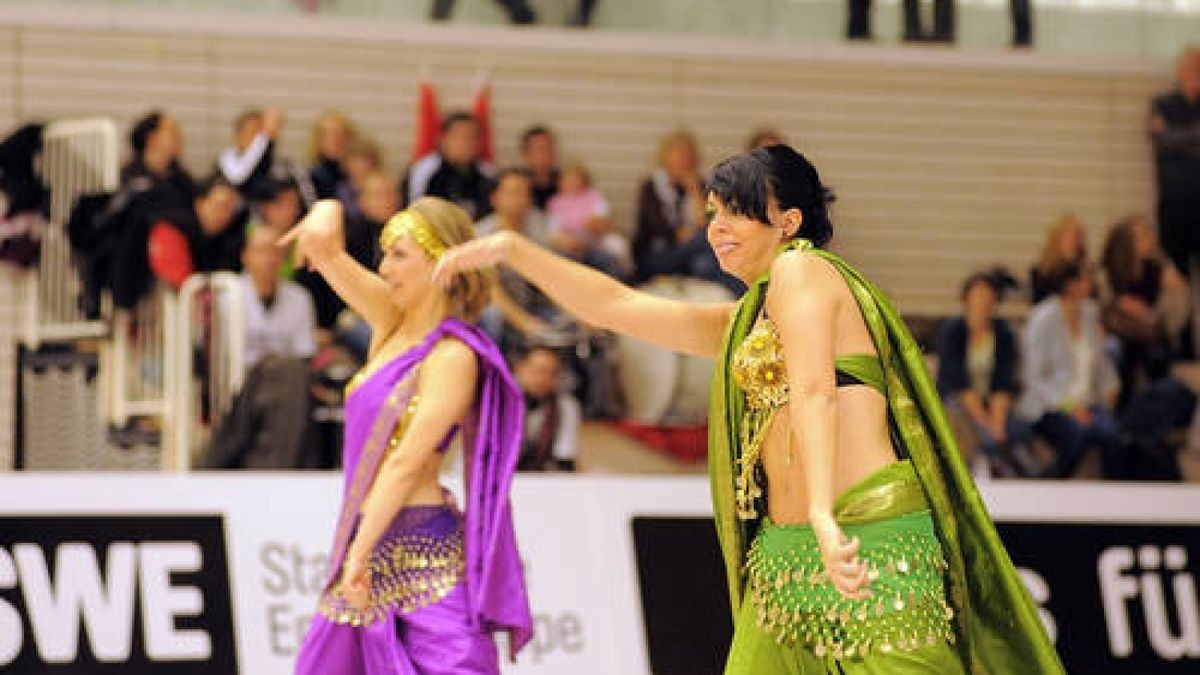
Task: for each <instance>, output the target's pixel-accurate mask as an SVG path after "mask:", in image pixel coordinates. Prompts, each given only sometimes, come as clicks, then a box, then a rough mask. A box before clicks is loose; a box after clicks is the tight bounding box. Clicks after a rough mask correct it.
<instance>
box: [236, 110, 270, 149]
mask: <svg viewBox="0 0 1200 675" xmlns="http://www.w3.org/2000/svg"><path fill="white" fill-rule="evenodd" d="M262 130H263V118H262V115H255V116H253V117H250V118H248V119H245V120H242V123H241V124H239V125H238V128H237V131H236V132H235V133H234V135H233V142H234V144H236V145H237V147H238V150H245V149H246V148H248V147H250V144H251V143H253V142H254V137H255V136H257V135H259V134H260V133H262Z"/></svg>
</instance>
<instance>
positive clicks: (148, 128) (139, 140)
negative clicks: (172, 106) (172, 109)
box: [129, 110, 166, 158]
mask: <svg viewBox="0 0 1200 675" xmlns="http://www.w3.org/2000/svg"><path fill="white" fill-rule="evenodd" d="M164 117H166V113H164V112H163V111H162V110H151V111H150V112H148V113H146V114H145V115H143V116H142V117H141V118H140V119H138V121H137V122H135V123H134V124H133V129H132V130H131V131H130V132H129V144H130V145H132V146H133V152H134V154H136V155H137V156H138V157H139V158H140V157H141V156H142V153H144V152H146V144H147V143H149V142H150V134H152V133H154V132H155V131H158V125H160V124H162V121H163V118H164Z"/></svg>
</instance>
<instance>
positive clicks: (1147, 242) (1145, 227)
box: [1133, 220, 1158, 259]
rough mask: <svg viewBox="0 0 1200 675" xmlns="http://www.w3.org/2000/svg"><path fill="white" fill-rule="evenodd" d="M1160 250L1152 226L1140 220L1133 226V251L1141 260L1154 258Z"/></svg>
mask: <svg viewBox="0 0 1200 675" xmlns="http://www.w3.org/2000/svg"><path fill="white" fill-rule="evenodd" d="M1157 250H1158V238H1157V237H1156V236H1155V235H1154V230H1153V229H1152V228H1151V227H1150V224H1149V223H1147V222H1146V221H1144V220H1139V221H1137V222H1135V223H1134V224H1133V251H1134V253H1135V254H1136V255H1137V257H1138V258H1139V259H1145V258H1150V257H1152V256H1153V255H1154V254H1155V252H1156V251H1157Z"/></svg>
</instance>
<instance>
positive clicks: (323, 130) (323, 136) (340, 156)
mask: <svg viewBox="0 0 1200 675" xmlns="http://www.w3.org/2000/svg"><path fill="white" fill-rule="evenodd" d="M317 145H318V146H319V147H320V149H321V156H322V157H325V158H326V159H332V160H334V161H336V162H340V161H342V160H344V159H345V158H346V149H347V148H348V147H349V146H350V130H349V129H347V128H346V125H345V124H343V123H342V120H341V119H340V118H338V117H332V116H327V117H322V118H321V120H320V121H319V122H317Z"/></svg>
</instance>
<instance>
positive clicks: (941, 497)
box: [709, 239, 1064, 675]
mask: <svg viewBox="0 0 1200 675" xmlns="http://www.w3.org/2000/svg"><path fill="white" fill-rule="evenodd" d="M793 251H795V252H797V253H803V254H808V255H815V256H818V257H820V258H821V259H823V260H825V261H827V262H828V263H830V264H831V265H833V267H834V268H835V269H837V271H838V272H839V273H841V275H842V277H843V278H844V279H845V281H846V283H847V285H848V286H849V288H850V291H851V293H852V294H853V296H854V299H855V301H856V302H857V303H858V306H859V309H860V310H861V312H862V315H863V318H864V320H865V321H866V325H867V328H868V330H869V331H870V333H871V337H872V340H873V342H874V344H875V348H876V350H877V352H878V353H879V357H880V360H881V362H882V364H883V366H884V368H883V369H884V374H885V380H886V396H887V399H888V408H889V411H890V413H891V416H892V419H893V422H894V424H895V428H896V430H897V432H898V435H899V439H900V442H901V444H902V446H903V447H901V448H898V450H899V451H900V452H901V453H903V454H904V455H906V456H907V457H909V458H910V459H911V461H912V463H913V466H914V468H915V469H916V472H917V476H918V478H919V480H920V482H921V486H922V488H923V489H924V491H925V494H926V497H927V499H928V502H929V507H930V510H931V512H932V515H933V520H934V524H935V526H936V530H937V534H938V538H939V540H940V541H941V543H942V547H943V550H944V552H945V555H946V560H947V562H948V563H949V571H948V574H947V580H946V581H947V587H948V592H949V596H950V601H951V604H952V605H953V606H954V608H955V610H956V618H955V624H956V630H957V631H958V633H959V636H960V640H959V642H958V644H959V650H960V652H961V654H962V656H963V659H964V661H965V662H966V663H967V664H968V668H969V672H971V673H979V674H1005V675H1007V674H1009V673H1013V674H1017V673H1019V674H1021V675H1032V674H1038V673H1055V674H1057V673H1064V670H1063V667H1062V664H1061V663H1060V662H1059V659H1058V656H1057V654H1056V653H1055V651H1054V647H1053V645H1051V644H1050V640H1049V638H1048V636H1047V635H1046V632H1045V629H1044V627H1043V626H1042V624H1041V620H1040V618H1039V617H1038V613H1037V609H1036V606H1035V605H1034V603H1033V600H1032V599H1031V598H1030V597H1029V594H1028V592H1027V591H1026V590H1025V587H1024V585H1023V584H1022V582H1021V579H1020V577H1019V576H1018V575H1017V572H1016V569H1015V568H1014V566H1013V564H1012V561H1011V559H1010V558H1009V556H1008V553H1007V552H1006V551H1005V549H1004V546H1003V544H1002V543H1001V542H1000V537H999V535H998V534H997V533H996V528H995V526H994V525H993V523H992V521H991V519H990V518H989V517H988V515H987V511H986V510H985V508H984V505H983V501H982V499H981V498H980V496H979V492H978V491H977V489H976V488H975V485H974V483H973V481H972V480H971V476H970V473H969V472H968V471H967V468H966V466H965V464H964V463H963V461H962V456H961V454H960V453H959V451H958V447H957V445H956V443H955V440H954V436H953V434H952V432H951V430H950V425H949V423H948V422H947V420H946V416H945V412H944V411H943V410H942V405H941V400H940V398H939V397H938V394H937V391H936V389H935V388H934V387H933V385H932V383H931V382H930V381H929V375H928V373H927V372H926V370H925V364H924V359H923V356H922V354H921V351H920V349H919V348H918V347H917V344H916V342H915V341H914V340H913V338H912V336H911V335H910V334H909V332H908V329H907V328H906V327H905V325H904V322H903V321H902V320H901V318H900V315H899V313H897V312H896V310H895V308H894V307H893V306H892V304H891V302H890V301H889V300H888V299H887V298H886V297H885V296H884V295H883V294H882V293H881V292H880V291H879V290H878V289H877V288H876V287H875V286H874V285H873V284H871V282H869V281H867V280H866V279H865V278H864V277H863V276H862V275H861V274H860V273H859V272H858V271H857V270H855V269H854V268H853V267H851V266H850V265H849V264H848V263H846V261H844V260H842V259H841V258H840V257H838V256H837V255H835V254H833V253H830V252H828V251H825V250H822V249H819V248H816V247H815V246H813V245H812V243H811V242H809V241H806V240H802V239H798V240H793V241H791V242H788V243H787V244H785V245H784V246H783V247H781V249H780V254H781V255H782V254H785V253H789V252H793ZM768 283H769V275H768V274H764V275H763V276H762V277H760V278H759V279H758V280H757V281H756V282H755V283H754V284H752V285H751V286H750V288H749V290H748V291H747V292H746V294H745V295H744V296H743V297H742V299H741V301H740V302H739V304H738V307H737V309H736V311H735V313H734V316H733V320H732V321H731V322H730V325H729V329H728V332H727V333H726V336H725V342H724V344H723V345H722V348H721V353H720V356H719V357H718V359H717V367H716V370H715V372H714V374H713V387H712V408H711V414H710V416H709V478H710V481H711V483H712V497H713V510H714V513H715V516H716V526H717V535H718V538H719V540H720V543H721V550H722V554H723V557H724V560H725V566H726V574H727V581H728V585H729V597H730V601H731V603H732V605H733V612H734V618H735V620H736V619H737V617H738V615H739V610H740V608H741V607H740V605H741V602H742V598H743V591H744V575H743V565H744V563H745V559H746V552H747V550H748V548H749V545H750V541H751V538H752V537H753V536H754V534H755V532H756V531H757V528H758V525H759V523H758V522H757V521H741V520H739V519H738V517H737V511H736V505H735V501H734V478H735V476H736V473H737V461H738V452H739V450H740V448H739V440H738V439H739V438H740V432H741V429H740V427H741V424H742V412H743V409H744V401H745V397H744V395H743V392H742V391H741V389H740V388H739V387H738V386H737V383H736V382H735V381H734V378H733V377H732V374H731V370H730V367H731V364H732V357H733V353H734V351H735V350H736V349H737V346H738V345H739V344H740V343H741V341H742V339H743V338H745V336H746V334H747V333H749V332H750V329H751V327H752V326H753V324H754V321H755V319H756V317H757V316H758V313H759V310H760V309H761V307H762V304H763V302H764V300H765V298H766V291H767V285H768ZM759 512H760V513H763V512H765V508H763V509H760V510H759Z"/></svg>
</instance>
